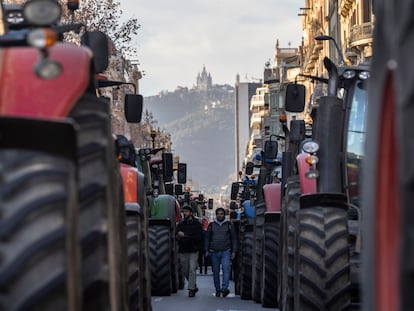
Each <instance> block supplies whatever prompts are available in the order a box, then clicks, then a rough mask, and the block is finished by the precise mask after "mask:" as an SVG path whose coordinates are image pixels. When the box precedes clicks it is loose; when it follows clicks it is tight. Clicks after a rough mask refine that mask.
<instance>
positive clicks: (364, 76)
mask: <svg viewBox="0 0 414 311" xmlns="http://www.w3.org/2000/svg"><path fill="white" fill-rule="evenodd" d="M369 77H370V74H369V71H361V72H360V73H359V74H358V78H360V79H361V80H366V79H368V78H369Z"/></svg>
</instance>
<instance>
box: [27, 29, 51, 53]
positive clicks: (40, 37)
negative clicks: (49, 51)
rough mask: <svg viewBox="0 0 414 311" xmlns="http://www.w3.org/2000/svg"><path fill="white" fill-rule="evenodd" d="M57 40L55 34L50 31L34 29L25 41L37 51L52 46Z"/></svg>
mask: <svg viewBox="0 0 414 311" xmlns="http://www.w3.org/2000/svg"><path fill="white" fill-rule="evenodd" d="M57 40H58V36H57V34H56V33H55V32H54V31H53V30H51V29H47V28H46V29H40V28H38V29H35V30H33V31H32V32H30V33H29V35H28V38H27V41H28V42H29V44H30V45H31V46H33V47H35V48H38V49H44V48H47V47H50V46H52V45H53V44H55V43H56V41H57Z"/></svg>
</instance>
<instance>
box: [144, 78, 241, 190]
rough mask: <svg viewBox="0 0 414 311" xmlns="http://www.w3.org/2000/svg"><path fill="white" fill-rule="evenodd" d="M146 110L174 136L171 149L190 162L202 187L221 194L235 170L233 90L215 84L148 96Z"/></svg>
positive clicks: (201, 188)
mask: <svg viewBox="0 0 414 311" xmlns="http://www.w3.org/2000/svg"><path fill="white" fill-rule="evenodd" d="M144 109H148V110H149V111H151V112H152V113H153V115H154V118H155V119H156V120H158V123H159V126H160V128H161V129H165V130H167V131H168V132H169V133H171V135H172V143H173V144H172V149H173V152H174V154H176V155H179V156H180V159H181V161H182V162H186V163H187V164H188V175H189V177H191V178H192V179H193V180H194V181H197V182H198V183H199V185H200V189H199V190H203V191H206V192H208V193H218V192H220V188H221V187H222V186H224V185H229V184H230V183H231V181H232V179H231V177H232V174H233V172H234V148H235V147H234V89H233V87H231V86H229V85H221V86H220V85H212V86H209V87H207V88H204V89H199V88H193V89H190V90H189V89H187V88H180V89H177V90H176V91H174V92H164V93H162V94H159V95H156V96H150V97H146V98H145V100H144Z"/></svg>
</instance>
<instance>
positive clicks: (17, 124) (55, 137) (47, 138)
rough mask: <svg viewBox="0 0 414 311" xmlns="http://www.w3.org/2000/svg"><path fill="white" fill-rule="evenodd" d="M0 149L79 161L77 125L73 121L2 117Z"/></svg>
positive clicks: (0, 119) (0, 123)
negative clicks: (48, 154) (37, 152)
mask: <svg viewBox="0 0 414 311" xmlns="http://www.w3.org/2000/svg"><path fill="white" fill-rule="evenodd" d="M0 146H1V148H3V149H5V148H11V149H19V148H21V149H30V150H38V151H44V152H48V153H52V154H56V155H59V156H64V157H66V158H68V159H69V160H71V161H76V159H77V138H76V125H75V124H74V123H73V122H72V121H70V120H64V121H58V120H56V121H49V120H38V119H29V118H14V117H10V118H9V117H0Z"/></svg>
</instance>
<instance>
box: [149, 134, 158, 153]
mask: <svg viewBox="0 0 414 311" xmlns="http://www.w3.org/2000/svg"><path fill="white" fill-rule="evenodd" d="M150 136H151V139H152V149H155V137H156V136H157V132H156V131H155V130H151V134H150Z"/></svg>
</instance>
